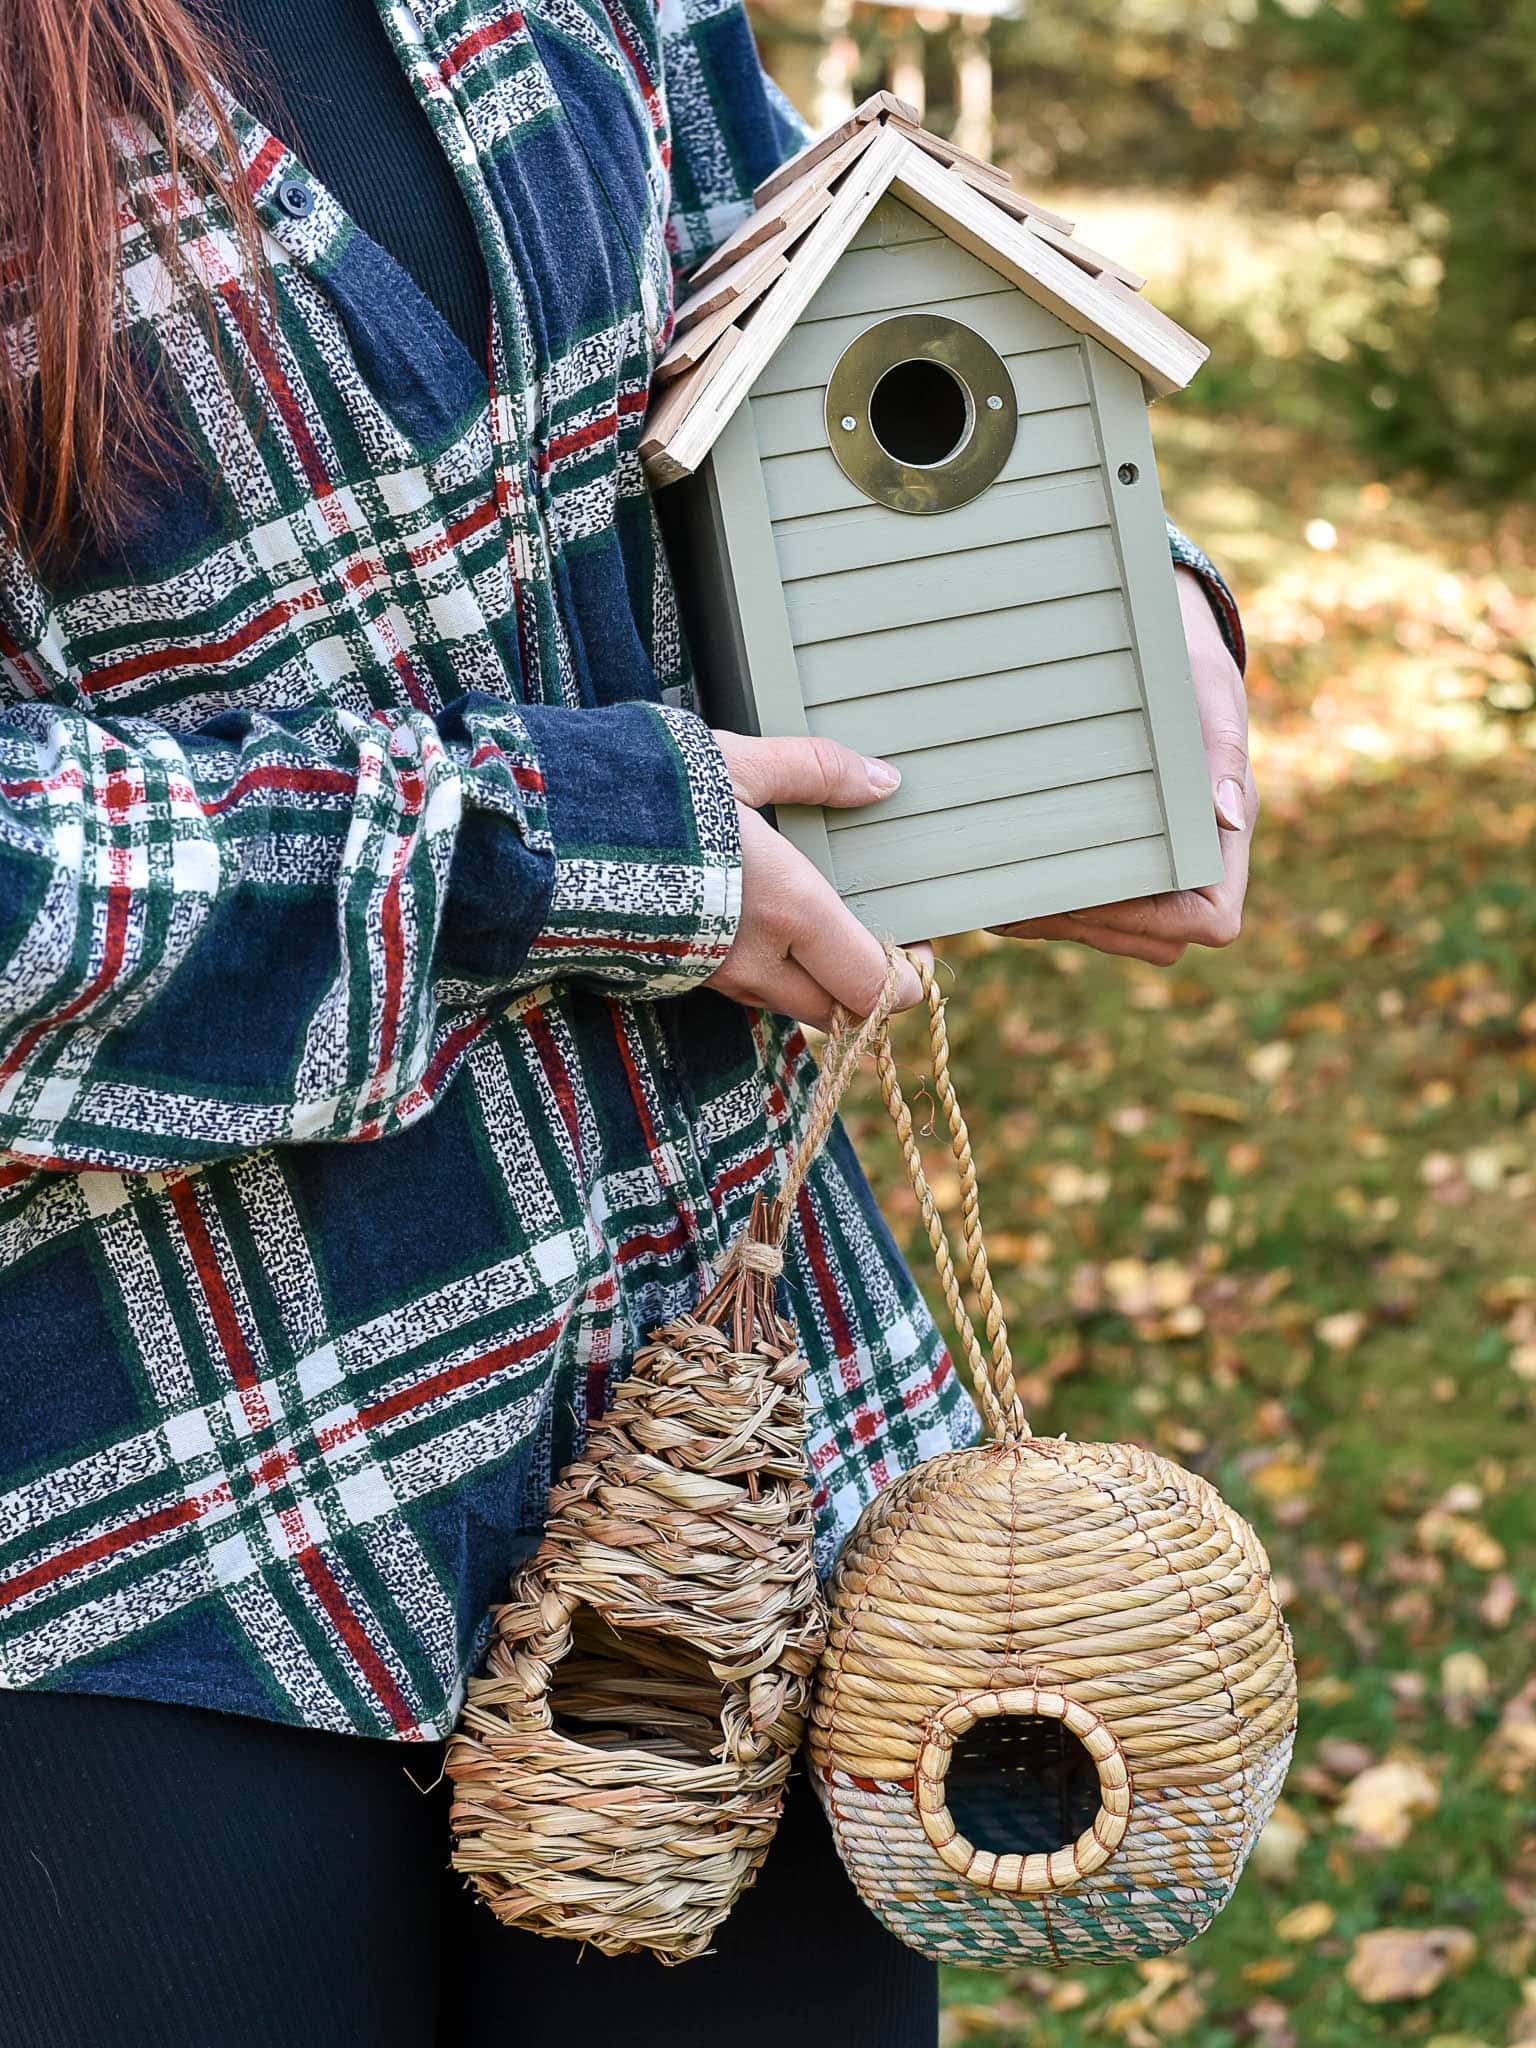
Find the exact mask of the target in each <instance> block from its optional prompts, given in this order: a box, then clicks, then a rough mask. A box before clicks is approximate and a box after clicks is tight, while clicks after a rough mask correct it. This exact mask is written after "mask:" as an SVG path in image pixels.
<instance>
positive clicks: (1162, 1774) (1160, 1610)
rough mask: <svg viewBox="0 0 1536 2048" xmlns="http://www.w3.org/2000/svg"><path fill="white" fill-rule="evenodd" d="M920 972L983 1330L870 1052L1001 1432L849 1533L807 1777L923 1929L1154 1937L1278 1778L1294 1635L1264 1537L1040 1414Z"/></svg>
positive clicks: (851, 1854) (935, 1009)
mask: <svg viewBox="0 0 1536 2048" xmlns="http://www.w3.org/2000/svg"><path fill="white" fill-rule="evenodd" d="M921 971H922V978H923V981H924V984H925V989H926V993H927V996H928V1008H929V1034H930V1040H931V1043H932V1047H933V1072H934V1087H935V1093H936V1097H937V1100H938V1103H939V1105H940V1107H941V1108H942V1109H943V1111H944V1114H945V1117H946V1119H947V1121H948V1124H949V1129H950V1134H951V1147H950V1149H951V1152H952V1155H953V1159H954V1163H955V1166H956V1168H957V1170H958V1177H959V1182H960V1190H961V1205H960V1221H961V1234H962V1236H963V1240H964V1247H965V1261H964V1271H965V1273H966V1277H967V1278H968V1280H969V1281H970V1283H971V1286H972V1289H973V1291H974V1294H975V1297H976V1300H977V1303H978V1305H979V1307H980V1309H981V1312H982V1319H983V1322H984V1325H985V1331H986V1336H987V1340H988V1349H987V1350H986V1351H985V1352H984V1351H983V1348H982V1346H981V1343H980V1340H979V1339H978V1337H977V1335H976V1332H975V1330H974V1328H973V1327H972V1324H971V1320H970V1317H969V1314H968V1312H967V1310H966V1307H965V1305H964V1302H963V1300H962V1299H961V1296H960V1289H959V1281H958V1277H957V1273H956V1269H955V1262H954V1259H953V1257H952V1255H951V1250H950V1246H949V1242H948V1238H947V1235H946V1233H945V1230H944V1225H943V1222H942V1220H941V1219H940V1217H939V1215H938V1212H937V1209H936V1207H935V1205H934V1201H933V1196H932V1193H931V1191H930V1189H929V1187H928V1183H927V1180H926V1177H925V1174H924V1171H923V1166H922V1161H921V1158H920V1155H919V1153H918V1150H917V1146H916V1142H915V1140H914V1137H913V1133H912V1120H911V1115H910V1112H909V1111H908V1109H907V1106H906V1103H905V1102H904V1100H903V1099H902V1092H901V1086H900V1081H899V1078H898V1075H897V1070H896V1065H895V1061H894V1057H893V1055H892V1052H891V1046H890V1041H889V1038H888V1036H882V1037H881V1038H880V1039H879V1040H877V1042H876V1057H877V1061H878V1065H879V1071H880V1080H881V1087H882V1090H883V1092H884V1094H885V1098H886V1104H887V1107H888V1108H889V1109H890V1112H891V1115H892V1117H893V1118H894V1120H895V1122H896V1127H897V1133H898V1136H899V1137H900V1140H901V1146H902V1153H903V1157H904V1160H905V1162H906V1167H907V1174H908V1178H909V1180H910V1181H911V1184H912V1187H913V1191H914V1192H915V1194H916V1195H917V1199H918V1207H919V1211H920V1213H921V1215H922V1218H923V1221H924V1224H925V1226H926V1228H927V1231H928V1236H929V1241H930V1243H931V1244H932V1246H933V1250H934V1256H935V1262H936V1264H937V1267H938V1271H939V1278H940V1281H941V1284H942V1286H943V1288H944V1293H945V1298H946V1300H947V1302H948V1304H949V1307H950V1311H951V1313H952V1315H953V1316H954V1318H955V1323H956V1327H957V1329H958V1330H959V1333H960V1336H961V1341H962V1344H963V1346H964V1348H965V1353H966V1356H967V1359H968V1361H969V1364H970V1375H971V1381H972V1385H973V1387H974V1389H975V1392H976V1395H977V1398H978V1400H979V1402H980V1404H981V1408H982V1412H983V1415H984V1416H985V1418H986V1421H987V1423H988V1426H989V1429H990V1432H991V1436H992V1439H993V1440H992V1441H991V1442H989V1443H985V1444H982V1445H980V1446H978V1447H976V1448H975V1449H971V1450H964V1451H953V1452H947V1453H944V1454H942V1455H941V1456H939V1457H936V1458H931V1459H929V1460H928V1461H927V1463H925V1464H923V1465H920V1466H918V1467H917V1468H916V1469H915V1470H913V1471H910V1472H908V1473H907V1474H906V1475H905V1476H904V1477H903V1478H901V1479H899V1480H897V1481H896V1483H895V1484H894V1485H892V1486H890V1487H888V1488H887V1489H886V1491H885V1492H884V1493H882V1494H880V1495H879V1496H878V1497H877V1498H876V1499H875V1500H874V1501H873V1502H872V1503H871V1504H870V1506H869V1507H868V1508H866V1509H865V1511H864V1514H863V1516H862V1517H861V1519H860V1521H859V1522H858V1524H857V1526H856V1527H855V1529H854V1531H853V1534H852V1535H851V1536H850V1537H849V1539H848V1542H847V1543H846V1545H845V1546H844V1549H843V1552H842V1555H841V1557H840V1558H839V1560H838V1565H837V1569H836V1571H835V1572H834V1574H833V1579H832V1584H831V1586H830V1587H829V1601H830V1606H831V1622H830V1640H829V1643H828V1648H827V1653H826V1656H825V1658H824V1660H823V1663H822V1667H821V1672H820V1675H819V1677H818V1681H817V1687H816V1696H815V1700H814V1704H813V1708H812V1725H811V1730H810V1735H809V1749H810V1759H811V1766H812V1775H813V1778H814V1780H815V1783H816V1786H817V1790H818V1792H819V1793H820V1795H821V1798H822V1803H823V1805H824V1806H825V1807H826V1810H827V1812H828V1815H829V1817H830V1819H831V1821H832V1826H833V1830H834V1833H835V1834H836V1837H837V1843H838V1848H839V1850H840V1851H841V1854H842V1856H843V1860H844V1862H845V1864H846V1865H847V1867H848V1870H849V1873H850V1875H851V1876H852V1878H853V1880H854V1883H855V1884H856V1885H857V1886H858V1888H859V1891H860V1892H861V1893H862V1894H863V1896H864V1898H865V1900H866V1902H867V1903H868V1904H869V1905H871V1906H872V1907H873V1908H874V1910H875V1911H876V1912H877V1913H878V1914H879V1915H880V1916H881V1918H882V1919H883V1920H884V1921H885V1922H886V1924H887V1925H888V1926H889V1927H890V1928H891V1929H892V1931H893V1932H894V1933H895V1934H897V1935H898V1936H899V1937H900V1938H901V1940H903V1941H904V1942H906V1943H907V1944H908V1945H909V1946H910V1947H913V1948H917V1949H920V1950H921V1951H922V1952H923V1953H924V1954H926V1955H929V1956H932V1957H935V1958H937V1959H939V1960H941V1961H943V1960H956V1961H963V1962H967V1963H971V1964H983V1965H995V1966H1000V1965H1004V1964H1018V1963H1032V1962H1033V1963H1042V1962H1043V1963H1061V1962H1073V1961H1104V1960H1107V1959H1109V1958H1111V1957H1117V1956H1149V1955H1156V1954H1161V1953H1164V1952H1166V1951H1167V1950H1169V1949H1173V1948H1178V1947H1181V1946H1182V1945H1183V1944H1184V1943H1185V1942H1187V1941H1189V1940H1190V1939H1191V1938H1192V1937H1193V1936H1194V1935H1196V1934H1198V1933H1199V1932H1200V1931H1201V1929H1202V1928H1203V1927H1205V1926H1206V1925H1207V1923H1208V1922H1209V1921H1210V1920H1211V1918H1212V1917H1213V1915H1214V1914H1215V1913H1216V1912H1217V1910H1218V1909H1219V1908H1220V1907H1221V1906H1222V1905H1223V1904H1224V1903H1225V1901H1226V1899H1227V1898H1228V1896H1229V1895H1230V1893H1231V1891H1232V1889H1233V1887H1234V1886H1235V1884H1236V1883H1237V1879H1238V1876H1239V1875H1240V1873H1241V1871H1242V1867H1243V1864H1244V1861H1245V1860H1246V1858H1247V1856H1248V1853H1249V1851H1250V1849H1251V1848H1252V1847H1253V1844H1254V1842H1255V1840H1256V1839H1257V1837H1258V1833H1259V1830H1260V1828H1261V1827H1262V1826H1263V1824H1264V1822H1265V1820H1267V1819H1268V1817H1269V1814H1270V1812H1271V1810H1272V1809H1273V1807H1274V1804H1275V1801H1276V1799H1277V1798H1278V1796H1279V1792H1280V1787H1281V1785H1282V1783H1283V1782H1284V1778H1285V1773H1286V1768H1287V1765H1288V1763H1289V1760H1290V1753H1291V1746H1292V1741H1293V1737H1294V1733H1295V1725H1296V1675H1295V1666H1294V1662H1293V1658H1292V1652H1291V1640H1290V1634H1289V1631H1288V1630H1287V1628H1286V1625H1285V1622H1284V1619H1283V1618H1282V1616H1281V1613H1280V1609H1279V1605H1278V1603H1277V1601H1276V1599H1275V1595H1274V1589H1273V1586H1272V1584H1271V1579H1270V1569H1269V1560H1268V1558H1267V1557H1266V1556H1265V1554H1264V1549H1263V1546H1262V1545H1261V1544H1260V1542H1259V1540H1258V1538H1257V1537H1256V1536H1255V1534H1254V1532H1253V1531H1252V1529H1250V1528H1249V1527H1248V1525H1247V1523H1246V1522H1244V1521H1243V1520H1242V1518H1241V1517H1240V1516H1238V1515H1237V1514H1235V1513H1234V1512H1233V1511H1232V1509H1231V1508H1229V1507H1228V1506H1227V1505H1226V1503H1225V1502H1224V1501H1223V1500H1222V1499H1221V1497H1220V1495H1219V1494H1218V1493H1217V1492H1216V1490H1215V1489H1214V1487H1212V1486H1210V1485H1209V1484H1208V1483H1207V1482H1206V1481H1205V1480H1204V1479H1201V1478H1198V1477H1196V1476H1195V1475H1194V1474H1192V1473H1190V1472H1186V1471H1184V1470H1183V1469H1182V1468H1181V1467H1180V1466H1178V1465H1175V1464H1173V1463H1172V1462H1171V1461H1169V1460H1168V1459H1166V1458H1162V1457H1159V1456H1157V1455H1156V1454H1155V1453H1153V1452H1151V1451H1145V1450H1141V1449H1138V1448H1136V1447H1135V1446H1133V1445H1128V1444H1074V1443H1068V1442H1066V1441H1065V1440H1064V1439H1060V1438H1049V1439H1042V1438H1037V1437H1034V1436H1032V1435H1031V1433H1030V1430H1029V1425H1028V1423H1027V1422H1026V1421H1025V1419H1024V1414H1023V1410H1022V1408H1021V1406H1020V1403H1019V1400H1018V1395H1017V1390H1016V1388H1015V1384H1014V1378H1013V1367H1012V1360H1011V1358H1010V1355H1009V1350H1008V1334H1007V1330H1006V1328H1005V1326H1004V1323H1003V1318H1002V1314H1001V1311H1000V1309H999V1307H998V1304H997V1302H996V1299H995V1297H994V1294H993V1290H992V1283H991V1279H990V1277H989V1274H988V1270H987V1256H986V1247H985V1244H984V1242H983V1239H982V1233H981V1219H980V1211H979V1205H978V1200H977V1189H976V1174H975V1165H974V1161H973V1159H972V1156H971V1146H970V1138H969V1134H968V1133H967V1131H966V1127H965V1120H964V1118H963V1117H962V1116H961V1114H960V1110H959V1106H958V1104H957V1103H956V1101H955V1096H954V1090H953V1088H952V1086H951V1084H950V1079H949V1047H948V1039H947V1035H946V1031H945V1023H944V1008H943V1003H942V1001H941V999H940V997H939V995H938V992H937V989H936V987H935V986H934V984H933V980H932V976H931V975H930V974H929V973H928V972H927V970H926V969H922V970H921ZM957 1816H958V1817H957ZM962 1820H963V1822H964V1825H963V1826H962V1825H961V1822H962ZM967 1829H969V1830H970V1831H971V1832H970V1833H969V1834H968V1833H967Z"/></svg>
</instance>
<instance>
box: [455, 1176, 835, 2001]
mask: <svg viewBox="0 0 1536 2048" xmlns="http://www.w3.org/2000/svg"><path fill="white" fill-rule="evenodd" d="M779 1234H780V1232H779V1216H778V1211H777V1209H776V1206H775V1205H774V1204H772V1203H769V1202H766V1201H764V1200H763V1199H762V1198H761V1197H759V1199H758V1202H757V1204H756V1205H755V1207H754V1211H753V1217H752V1223H751V1226H750V1229H749V1231H748V1233H747V1234H746V1236H745V1237H744V1238H743V1240H742V1241H741V1242H740V1243H739V1244H738V1245H737V1246H736V1247H734V1248H733V1253H732V1257H731V1259H730V1261H729V1262H728V1267H727V1270H726V1273H725V1275H724V1277H723V1278H722V1279H721V1281H720V1282H719V1284H718V1285H717V1286H716V1287H715V1289H714V1290H713V1291H712V1292H711V1293H710V1294H709V1295H708V1296H707V1297H706V1298H705V1300H704V1301H702V1302H701V1303H700V1304H699V1306H698V1308H697V1309H696V1310H695V1311H694V1313H693V1314H692V1315H690V1316H685V1317H681V1318H679V1319H678V1320H677V1321H675V1322H673V1323H670V1324H668V1325H667V1327H666V1328H665V1329H663V1330H661V1331H658V1332H657V1334H656V1336H655V1338H654V1339H653V1340H652V1342H651V1343H650V1344H648V1345H647V1346H646V1347H645V1348H644V1349H643V1350H642V1351H641V1352H640V1353H639V1354H638V1356H637V1358H636V1360H635V1364H634V1366H633V1368H632V1370H631V1371H630V1373H629V1375H628V1376H627V1377H626V1378H625V1379H624V1380H623V1381H622V1382H621V1383H620V1385H619V1387H618V1390H617V1392H616V1394H615V1397H614V1402H613V1405H612V1407H611V1408H610V1409H609V1410H608V1411H607V1413H606V1414H605V1415H603V1416H602V1417H601V1418H600V1419H599V1420H598V1421H597V1422H595V1423H594V1424H593V1426H592V1429H591V1432H590V1435H589V1438H588V1442H587V1446H586V1449H585V1451H584V1453H583V1455H582V1456H581V1457H580V1458H579V1459H578V1460H577V1461H576V1462H575V1463H574V1464H572V1465H570V1466H568V1467H567V1469H566V1471H565V1473H564V1474H563V1475H562V1477H561V1479H560V1481H559V1483H558V1484H557V1485H556V1486H555V1487H554V1489H553V1490H552V1492H551V1495H550V1502H549V1519H548V1522H547V1525H546V1533H545V1537H544V1540H543V1542H542V1543H541V1545H540V1547H539V1549H538V1550H537V1552H536V1553H535V1555H534V1557H533V1560H532V1563H531V1565H530V1566H529V1568H528V1569H527V1571H526V1572H525V1573H524V1574H523V1575H522V1577H521V1578H520V1579H519V1580H518V1582H517V1583H516V1584H515V1585H514V1587H513V1592H512V1598H511V1599H510V1601H509V1602H508V1603H507V1604H506V1605H505V1606H504V1607H501V1608H498V1609H497V1610H496V1614H495V1622H494V1633H493V1637H492V1643H491V1649H490V1654H489V1658H488V1662H487V1667H486V1670H485V1673H484V1674H483V1675H482V1676H480V1677H478V1678H475V1679H473V1680H472V1681H471V1683H470V1687H469V1698H468V1701H467V1703H466V1706H465V1709H464V1714H463V1718H462V1720H461V1722H460V1726H459V1729H458V1732H457V1733H456V1734H455V1735H454V1737H453V1739H452V1741H451V1742H450V1744H449V1751H448V1771H449V1775H450V1776H451V1778H452V1779H453V1783H454V1793H455V1797H454V1802H453V1810H452V1828H453V1833H454V1836H455V1840H456V1847H455V1851H454V1857H453V1861H454V1866H455V1868H456V1869H458V1870H459V1871H460V1872H461V1873H462V1874H463V1875H465V1876H466V1877H467V1878H469V1880H470V1882H471V1883H472V1884H473V1885H474V1887H475V1888H476V1889H477V1890H478V1891H479V1893H480V1895H481V1896H482V1897H483V1898H484V1899H485V1901H486V1902H487V1904H488V1905H489V1906H490V1907H491V1910H492V1911H493V1912H494V1913H495V1914H496V1916H497V1918H498V1919H500V1920H502V1921H505V1922H506V1923H508V1924H509V1925H514V1926H520V1927H525V1928H529V1929H531V1930H533V1931H536V1932H539V1933H543V1934H559V1935H566V1936H569V1937H570V1938H572V1939H574V1940H578V1941H586V1942H591V1943H592V1944H593V1945H594V1946H595V1947H597V1948H600V1949H602V1950H604V1951H605V1952H606V1953H608V1954H610V1955H618V1954H623V1953H626V1952H628V1951H630V1950H634V1949H649V1950H651V1951H652V1952H654V1953H655V1954H657V1955H659V1956H660V1957H661V1958H662V1959H663V1960H664V1961H667V1962H677V1961H680V1960H682V1959H683V1958H684V1957H687V1956H694V1955H698V1954H700V1953H701V1952H702V1951H703V1950H704V1949H705V1948H707V1947H708V1945H709V1941H710V1938H711V1936H712V1935H713V1933H714V1931H715V1929H716V1928H717V1927H718V1925H719V1924H720V1922H721V1921H722V1920H723V1919H724V1917H725V1915H726V1913H727V1912H728V1911H729V1910H730V1908H731V1906H732V1904H733V1903H734V1902H735V1900H736V1898H737V1897H738V1896H739V1894H740V1893H741V1892H742V1890H744V1889H745V1887H746V1886H747V1885H748V1884H749V1883H750V1882H751V1880H752V1878H753V1876H754V1875H755V1874H756V1871H757V1868H758V1865H759V1864H760V1863H761V1861H762V1859H763V1856H764V1855H765V1854H766V1852H767V1849H768V1845H769V1842H770V1841H771V1840H772V1837H773V1832H774V1828H775V1826H776V1825H777V1822H778V1817H779V1809H780V1805H781V1802H782V1798H783V1791H784V1784H785V1780H786V1778H787V1777H788V1774H789V1768H790V1762H791V1759H792V1757H793V1755H794V1752H795V1750H796V1749H797V1748H798V1746H799V1743H800V1739H801V1735H802V1733H803V1730H804V1725H805V1713H806V1706H807V1703H808V1700H809V1696H810V1688H811V1676H812V1673H813V1671H814V1669H815V1665H816V1660H817V1657H818V1655H819V1653H820V1650H821V1647H822V1644H823V1641H824V1639H825V1616H824V1611H823V1608H822V1603H821V1596H820V1592H819V1589H818V1586H817V1581H816V1573H815V1567H814V1564H813V1560H812V1549H811V1539H812V1521H813V1517H812V1509H811V1484H810V1479H809V1477H808V1474H807V1468H806V1459H805V1407H804V1401H803V1398H802V1395H801V1387H800V1383H801V1380H802V1377H803V1375H804V1372H805V1365H804V1361H803V1360H802V1358H801V1357H800V1355H799V1351H798V1348H797V1345H796V1342H795V1335H794V1331H793V1330H792V1328H791V1327H790V1326H789V1325H788V1324H787V1323H786V1322H784V1320H783V1319H782V1317H780V1316H779V1315H778V1313H777V1312H776V1310H775V1307H774V1277H775V1275H776V1274H777V1272H778V1271H779V1270H780V1267H781V1264H782V1255H781V1253H780V1251H779V1249H778V1236H779Z"/></svg>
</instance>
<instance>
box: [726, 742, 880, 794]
mask: <svg viewBox="0 0 1536 2048" xmlns="http://www.w3.org/2000/svg"><path fill="white" fill-rule="evenodd" d="M715 739H716V742H717V743H718V745H719V748H720V751H721V753H722V754H723V755H724V757H725V765H726V768H727V769H728V770H729V772H730V777H731V785H732V787H733V788H734V789H735V792H736V796H737V799H738V801H739V802H741V803H744V804H751V805H753V806H754V807H756V806H758V805H761V804H832V805H835V806H838V807H839V808H841V809H845V810H851V809H854V808H856V807H857V806H859V805H860V804H873V803H878V802H879V801H880V799H881V798H882V797H887V796H889V795H890V794H891V793H892V791H893V790H895V789H897V788H898V787H899V786H900V783H901V771H900V770H899V769H897V768H893V767H892V766H891V764H890V762H889V761H879V760H876V759H875V758H874V757H873V756H872V755H865V754H857V753H855V752H854V750H853V748H852V747H845V746H843V745H842V744H841V742H840V741H838V740H829V739H822V738H819V737H818V738H811V739H751V738H748V737H747V736H746V735H745V734H743V733H735V732H716V734H715Z"/></svg>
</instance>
